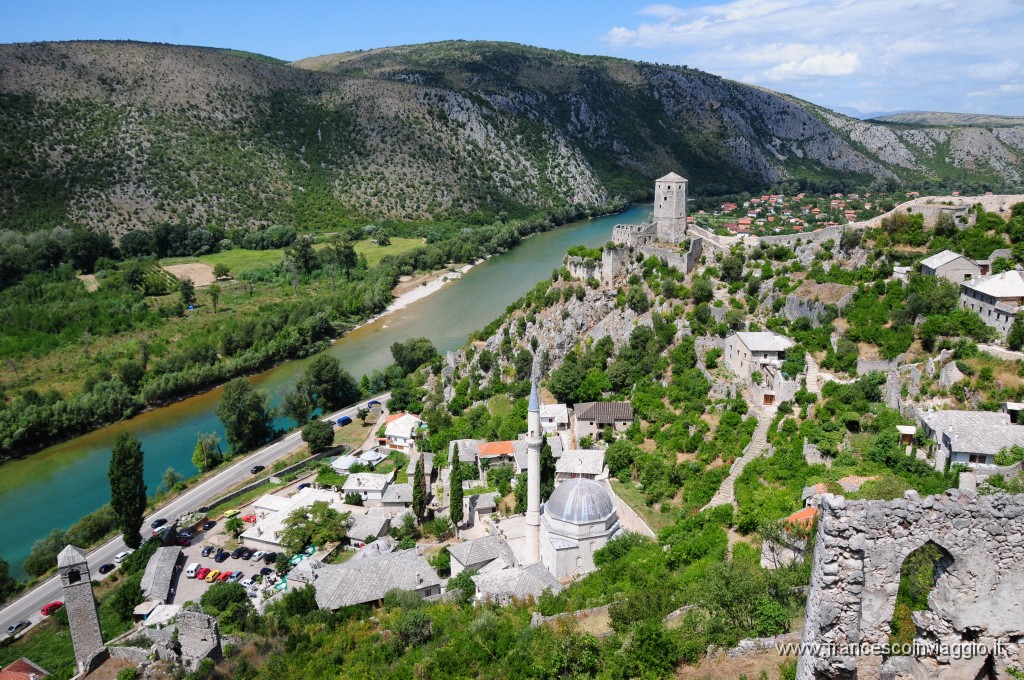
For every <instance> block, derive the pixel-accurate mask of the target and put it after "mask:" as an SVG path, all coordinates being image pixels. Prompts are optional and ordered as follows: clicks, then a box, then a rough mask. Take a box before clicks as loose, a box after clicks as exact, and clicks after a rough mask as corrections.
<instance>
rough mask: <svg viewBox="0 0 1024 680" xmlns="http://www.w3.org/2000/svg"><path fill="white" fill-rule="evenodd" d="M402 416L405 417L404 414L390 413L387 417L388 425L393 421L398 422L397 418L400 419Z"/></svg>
mask: <svg viewBox="0 0 1024 680" xmlns="http://www.w3.org/2000/svg"><path fill="white" fill-rule="evenodd" d="M404 415H405V414H404V413H391V414H389V415H388V422H389V423H390V422H391V421H393V420H398V419H399V418H401V417H402V416H404Z"/></svg>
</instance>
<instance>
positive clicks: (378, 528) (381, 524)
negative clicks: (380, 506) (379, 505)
mask: <svg viewBox="0 0 1024 680" xmlns="http://www.w3.org/2000/svg"><path fill="white" fill-rule="evenodd" d="M390 524H391V518H390V517H388V516H387V515H386V514H383V513H376V512H368V513H366V514H365V515H353V516H352V523H351V524H350V525H349V527H348V531H347V532H346V533H345V536H347V537H348V539H349V540H351V541H365V540H366V539H367V538H368V537H370V536H375V537H376V536H380V535H381V534H383V533H384V532H385V531H387V530H388V526H390Z"/></svg>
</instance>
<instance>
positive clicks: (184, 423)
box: [0, 206, 651, 578]
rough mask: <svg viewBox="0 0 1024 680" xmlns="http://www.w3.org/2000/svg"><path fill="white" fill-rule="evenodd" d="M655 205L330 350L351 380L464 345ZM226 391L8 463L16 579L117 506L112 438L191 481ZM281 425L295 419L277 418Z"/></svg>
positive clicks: (7, 502)
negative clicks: (425, 341)
mask: <svg viewBox="0 0 1024 680" xmlns="http://www.w3.org/2000/svg"><path fill="white" fill-rule="evenodd" d="M650 213H651V207H650V206H631V207H630V208H629V209H627V210H626V211H625V212H624V213H622V214H619V215H611V216H608V217H600V218H596V219H592V220H586V221H583V222H576V223H573V224H569V225H565V226H562V227H559V228H558V229H555V230H552V231H548V232H545V233H542V234H536V235H534V236H531V237H529V238H527V239H525V240H524V241H523V242H522V243H521V244H520V245H519V246H517V247H516V248H514V249H513V250H511V251H509V252H507V253H503V254H501V255H498V256H496V257H492V258H491V259H489V260H487V261H486V262H484V263H482V264H480V265H478V266H476V267H474V268H473V269H471V270H470V271H469V272H467V273H466V274H465V275H464V276H463V277H462V278H460V279H457V280H455V281H453V282H451V283H449V284H447V285H445V286H444V287H443V288H442V289H441V290H439V291H437V292H436V293H434V294H433V295H430V296H429V297H427V298H424V299H423V300H420V301H418V302H415V303H413V304H412V305H410V306H408V307H406V308H405V309H401V310H398V311H396V312H394V313H393V314H389V315H387V316H384V317H381V318H380V319H377V320H376V321H374V322H372V323H369V324H366V325H365V326H363V327H361V328H358V329H356V330H354V331H352V332H351V333H349V334H348V335H346V336H345V337H343V338H341V339H340V340H338V341H337V342H336V343H334V345H332V346H331V348H330V349H329V350H328V351H329V352H330V353H331V354H333V355H334V356H336V357H338V358H339V359H340V360H341V362H342V364H343V365H344V367H345V368H346V369H347V370H348V371H349V372H350V373H352V375H354V376H357V377H358V376H361V375H363V374H366V373H370V372H372V371H374V370H376V369H380V368H384V367H385V366H387V365H388V364H390V363H391V351H390V347H391V343H393V342H396V341H400V340H406V339H408V338H412V337H420V336H425V337H427V338H430V340H432V341H433V343H434V346H435V347H437V349H438V351H440V352H442V353H443V352H447V351H449V350H453V349H455V348H457V347H459V346H461V345H462V344H463V343H465V342H466V339H467V337H468V336H469V334H470V333H472V332H473V331H475V330H478V329H480V328H483V327H484V326H486V325H487V324H488V323H490V322H491V321H492V320H493V319H494V318H495V317H497V316H498V315H499V314H500V313H501V312H503V311H504V310H505V307H507V306H508V305H509V304H510V303H512V302H513V301H515V300H516V299H518V298H519V297H522V295H523V294H525V293H526V292H527V291H529V290H530V289H531V288H532V287H533V286H534V285H535V284H536V283H537V282H538V281H540V280H541V279H544V278H547V277H548V276H550V275H551V272H552V271H553V270H554V269H556V268H557V267H559V266H560V264H561V261H562V258H563V257H564V256H565V251H566V250H567V249H568V248H569V247H570V246H573V245H577V244H582V245H586V246H590V247H595V246H598V245H602V244H604V243H606V242H607V241H608V240H609V238H610V237H611V233H612V227H613V226H614V225H616V224H619V223H639V222H643V221H645V220H647V219H649V217H650ZM308 361H309V359H306V360H300V361H290V362H288V363H285V364H282V365H281V366H278V367H277V368H274V369H271V370H269V371H267V372H265V373H261V374H259V375H257V376H253V377H252V381H253V382H254V383H255V384H256V385H257V386H258V387H260V388H261V389H265V390H267V391H268V392H269V393H270V395H271V402H272V404H274V405H276V404H277V402H278V401H279V399H280V395H281V393H282V392H283V391H284V389H285V388H287V387H288V386H290V385H291V384H292V383H293V382H294V381H295V380H296V378H297V377H298V375H299V374H300V373H301V372H302V370H303V369H304V368H305V365H306V363H307V362H308ZM220 392H221V390H220V388H217V389H214V390H211V391H209V392H206V393H203V394H200V395H197V396H195V397H191V398H189V399H185V400H183V401H180V402H177V403H175V404H171V405H169V406H166V407H164V408H159V409H154V410H152V411H147V412H146V413H143V414H141V415H139V416H136V417H135V418H132V419H131V420H127V421H124V422H122V423H118V424H116V425H111V426H110V427H105V428H102V429H99V430H96V431H94V432H91V433H89V434H87V435H84V436H82V437H78V438H77V439H73V440H71V441H68V442H64V443H62V444H57V445H56V446H51V447H50V448H48V449H44V450H43V451H40V452H39V453H36V454H33V455H31V456H27V457H25V458H22V459H19V460H14V461H11V462H8V463H5V464H3V466H2V474H0V517H5V518H6V519H5V520H4V521H3V522H2V523H0V557H3V558H4V559H6V560H7V561H8V562H9V563H10V566H11V573H12V575H14V576H16V577H19V578H22V577H24V576H25V573H24V571H23V570H22V568H21V563H22V562H23V561H24V560H25V558H26V557H27V556H28V553H29V551H30V549H31V547H32V543H33V542H35V541H36V540H38V539H40V538H42V537H44V536H45V535H46V534H48V533H49V532H50V531H51V530H52V529H53V528H55V527H58V528H65V529H66V528H67V527H69V526H70V525H71V524H73V523H74V522H76V521H77V520H78V519H79V518H80V517H82V516H83V515H86V514H88V513H89V512H92V511H93V510H95V509H96V508H98V507H100V506H101V505H103V504H104V503H106V502H107V501H109V500H110V489H109V485H108V482H107V466H108V463H109V461H110V452H111V449H112V448H113V443H114V439H115V438H116V437H117V435H118V434H119V433H121V432H123V431H130V432H133V433H134V434H135V435H136V436H137V437H138V438H139V439H140V440H141V441H142V447H143V450H144V451H145V456H146V462H145V465H146V473H145V474H146V484H147V486H148V488H149V491H150V493H153V492H154V490H155V489H156V488H157V486H158V485H159V484H160V478H161V476H162V475H163V473H164V471H165V470H166V469H167V468H168V467H173V468H174V469H175V470H177V471H178V472H180V473H182V474H184V475H186V476H187V475H192V474H194V473H195V472H196V469H195V468H194V467H193V465H192V449H193V447H194V446H195V442H196V437H197V435H198V434H199V433H201V432H216V433H218V434H220V435H221V436H223V429H222V428H221V426H220V422H219V421H218V420H217V417H216V415H215V414H214V409H215V408H216V406H217V403H218V401H219V400H220ZM275 425H276V426H277V427H293V426H294V422H293V421H290V420H287V419H278V421H276V422H275Z"/></svg>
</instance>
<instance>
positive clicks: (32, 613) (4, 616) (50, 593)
mask: <svg viewBox="0 0 1024 680" xmlns="http://www.w3.org/2000/svg"><path fill="white" fill-rule="evenodd" d="M390 397H391V393H390V392H386V393H384V394H380V395H377V396H375V397H371V398H370V399H368V400H366V401H363V402H360V403H358V404H355V405H353V406H349V407H347V408H344V409H342V410H340V411H338V412H336V413H333V414H331V415H330V416H329V417H330V419H331V420H334V421H337V419H338V418H340V417H341V416H343V415H345V416H350V417H351V418H353V419H355V417H356V412H357V411H358V410H359V409H360V408H364V407H366V405H367V404H368V403H369V402H370V401H373V400H377V401H380V402H381V403H387V400H388V399H389V398H390ZM302 444H303V442H302V437H301V433H300V431H299V430H295V431H293V432H291V433H289V434H287V435H285V436H284V437H281V438H280V439H277V440H275V441H273V442H271V443H270V444H267V445H266V446H264V447H263V448H262V449H259V450H257V451H255V452H253V453H251V454H249V455H248V456H245V457H244V458H241V459H239V460H238V461H236V462H234V463H232V464H231V465H230V466H228V467H227V468H225V469H224V470H221V471H220V472H218V473H217V474H216V475H214V476H213V477H210V478H209V479H207V480H204V481H203V482H201V483H200V484H198V485H196V486H194V487H192V488H191V489H188V490H187V491H186V492H185V493H183V494H181V495H180V496H178V497H177V498H174V499H172V500H170V501H168V502H167V503H165V504H164V505H162V506H160V507H159V508H157V509H156V510H155V511H154V512H153V514H151V515H149V516H148V517H146V518H145V520H144V521H143V524H142V535H143V537H148V536H149V532H150V528H149V523H150V522H152V521H153V520H154V519H156V518H157V517H166V518H168V519H172V518H174V517H177V516H179V515H182V514H184V513H185V512H187V511H189V510H193V509H195V508H198V507H202V506H203V505H206V504H207V503H208V502H209V501H211V500H214V499H216V498H217V497H219V496H221V495H223V494H224V493H225V492H226V491H228V490H229V489H231V488H233V487H235V486H238V485H239V484H240V483H241V482H245V481H248V480H249V479H251V477H252V475H251V474H250V472H249V470H250V469H251V468H252V467H253V466H254V465H263V466H265V467H268V468H269V467H270V466H271V465H272V464H273V463H274V461H276V460H278V459H280V458H284V457H285V456H287V455H288V454H290V453H291V452H292V451H294V450H295V449H297V448H298V447H299V446H301V445H302ZM125 549H127V546H125V544H124V539H122V538H121V537H120V536H118V537H117V538H113V539H111V540H109V541H107V542H106V543H104V544H103V545H101V546H99V547H98V548H95V549H93V550H92V551H91V552H89V554H88V556H89V574H90V578H91V579H93V580H98V579H103V578H105V576H101V575H100V573H99V571H98V570H99V567H100V565H101V564H106V563H108V562H113V561H114V555H116V554H117V553H119V552H121V551H122V550H125ZM61 599H63V597H62V595H61V587H60V577H58V576H53V577H51V578H49V579H47V580H46V581H43V582H42V583H40V584H39V585H37V586H36V587H34V588H32V589H31V590H29V591H27V592H26V593H24V594H23V595H21V596H20V597H18V598H16V599H14V600H12V601H11V602H8V603H7V605H5V606H4V607H3V609H0V622H2V623H0V635H4V636H6V633H5V632H4V631H6V630H7V626H9V625H10V624H12V623H14V622H15V621H22V620H27V621H31V622H32V624H33V625H35V624H37V623H39V622H40V621H41V620H42V619H43V618H44V617H43V615H42V614H41V613H40V611H39V610H40V609H42V608H43V605H45V604H47V603H48V602H53V601H54V600H61Z"/></svg>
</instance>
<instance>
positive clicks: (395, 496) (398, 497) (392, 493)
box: [381, 484, 412, 504]
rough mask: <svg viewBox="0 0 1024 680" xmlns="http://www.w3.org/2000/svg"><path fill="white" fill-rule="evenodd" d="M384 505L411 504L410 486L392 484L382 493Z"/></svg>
mask: <svg viewBox="0 0 1024 680" xmlns="http://www.w3.org/2000/svg"><path fill="white" fill-rule="evenodd" d="M381 501H382V502H384V503H406V504H408V503H412V484H392V485H391V486H389V487H388V490H387V491H385V492H384V496H383V498H381Z"/></svg>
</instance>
